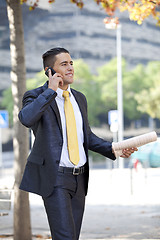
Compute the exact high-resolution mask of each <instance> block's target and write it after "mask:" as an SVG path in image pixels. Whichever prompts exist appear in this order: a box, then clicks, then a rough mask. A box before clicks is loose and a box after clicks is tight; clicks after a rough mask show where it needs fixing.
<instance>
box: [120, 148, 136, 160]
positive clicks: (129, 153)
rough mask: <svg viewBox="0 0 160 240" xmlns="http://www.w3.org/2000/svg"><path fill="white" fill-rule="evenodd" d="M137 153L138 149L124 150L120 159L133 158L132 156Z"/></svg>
mask: <svg viewBox="0 0 160 240" xmlns="http://www.w3.org/2000/svg"><path fill="white" fill-rule="evenodd" d="M135 151H138V149H137V148H127V149H123V150H122V155H121V156H120V157H122V158H129V157H130V156H131V154H132V153H134V152H135Z"/></svg>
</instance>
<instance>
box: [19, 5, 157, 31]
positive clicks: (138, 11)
mask: <svg viewBox="0 0 160 240" xmlns="http://www.w3.org/2000/svg"><path fill="white" fill-rule="evenodd" d="M20 1H21V3H25V2H28V3H29V4H30V10H33V9H34V8H35V7H37V6H38V3H39V0H34V1H33V0H20ZM47 1H48V3H54V2H55V0H47ZM47 1H46V2H47ZM92 1H95V2H96V3H97V4H98V5H100V6H101V7H102V8H103V9H104V11H105V12H106V14H107V15H108V16H109V18H108V17H107V18H106V19H105V23H108V22H110V21H112V22H113V21H114V22H115V23H116V24H117V23H118V21H117V17H115V16H114V15H116V13H115V12H116V10H117V9H118V10H120V11H121V12H123V11H128V13H129V17H130V20H132V21H136V22H137V23H138V24H142V22H143V21H144V20H145V19H146V18H148V17H149V16H152V17H153V18H154V19H156V21H157V25H159V26H160V12H159V8H160V0H128V1H127V0H118V1H117V0H92ZM70 2H71V3H74V4H76V5H77V7H79V8H83V6H84V4H85V1H84V0H70Z"/></svg>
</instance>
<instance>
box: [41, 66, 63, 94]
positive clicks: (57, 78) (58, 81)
mask: <svg viewBox="0 0 160 240" xmlns="http://www.w3.org/2000/svg"><path fill="white" fill-rule="evenodd" d="M45 74H46V75H47V77H48V78H49V81H48V88H51V89H52V90H54V91H57V88H58V87H62V86H63V78H62V75H61V74H60V73H56V71H55V70H54V69H53V68H51V67H49V68H47V70H46V71H45Z"/></svg>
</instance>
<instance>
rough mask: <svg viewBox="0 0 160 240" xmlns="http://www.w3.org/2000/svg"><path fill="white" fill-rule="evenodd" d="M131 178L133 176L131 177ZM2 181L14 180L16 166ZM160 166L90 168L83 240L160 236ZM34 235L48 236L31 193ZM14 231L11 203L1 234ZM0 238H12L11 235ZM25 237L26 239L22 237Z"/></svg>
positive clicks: (38, 204) (2, 219) (38, 201)
mask: <svg viewBox="0 0 160 240" xmlns="http://www.w3.org/2000/svg"><path fill="white" fill-rule="evenodd" d="M131 177H132V178H131ZM0 181H1V184H5V183H6V184H8V183H10V184H11V182H13V181H14V178H13V169H12V168H7V169H4V170H3V174H1V175H0ZM159 185H160V168H156V169H147V170H145V169H142V168H141V167H139V168H138V170H137V171H136V170H135V169H134V170H132V174H131V170H130V169H123V170H119V169H114V170H107V169H97V170H96V169H91V170H90V182H89V191H88V196H87V199H86V210H85V214H84V220H83V225H82V232H81V237H80V239H81V240H93V239H101V240H108V239H115V240H122V239H130V240H135V239H143V240H144V239H160V187H159ZM30 205H31V224H32V233H33V235H40V236H43V238H38V237H37V238H36V237H34V238H33V239H49V236H50V232H49V228H48V222H47V218H46V214H45V211H44V208H43V203H42V200H41V198H40V197H39V196H36V195H34V194H30ZM12 234H13V196H12V206H11V209H10V210H9V211H8V215H7V216H3V217H2V216H1V217H0V235H12ZM0 239H13V238H12V237H10V238H9V237H8V238H2V237H0ZM22 240H23V239H22Z"/></svg>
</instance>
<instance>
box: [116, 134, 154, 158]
mask: <svg viewBox="0 0 160 240" xmlns="http://www.w3.org/2000/svg"><path fill="white" fill-rule="evenodd" d="M156 140H157V134H156V132H155V131H153V132H150V133H145V134H142V135H139V136H136V137H133V138H129V139H126V140H123V141H121V142H113V143H112V148H113V150H114V152H115V154H116V157H119V156H120V155H122V150H123V149H127V148H133V147H140V146H142V145H145V144H147V143H150V142H154V141H156Z"/></svg>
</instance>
